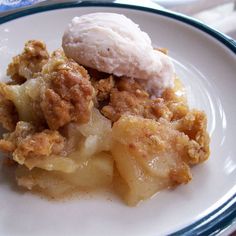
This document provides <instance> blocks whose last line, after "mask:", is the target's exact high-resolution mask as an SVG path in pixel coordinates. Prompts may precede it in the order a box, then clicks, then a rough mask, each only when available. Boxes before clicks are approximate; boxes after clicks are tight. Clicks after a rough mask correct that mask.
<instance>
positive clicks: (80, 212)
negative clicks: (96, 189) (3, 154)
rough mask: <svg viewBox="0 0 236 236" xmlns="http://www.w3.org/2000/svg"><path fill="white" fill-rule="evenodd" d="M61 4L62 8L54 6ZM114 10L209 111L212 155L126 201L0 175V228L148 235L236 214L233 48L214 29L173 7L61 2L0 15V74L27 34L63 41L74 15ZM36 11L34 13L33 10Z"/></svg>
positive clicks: (200, 226)
mask: <svg viewBox="0 0 236 236" xmlns="http://www.w3.org/2000/svg"><path fill="white" fill-rule="evenodd" d="M57 8H60V9H57ZM97 11H100V12H117V13H122V14H125V15H126V16H128V17H130V18H131V19H133V20H134V21H135V22H137V23H138V24H139V25H140V27H141V28H142V29H143V30H144V31H146V32H147V33H149V35H150V36H151V38H152V41H153V44H155V45H158V46H161V47H167V48H169V51H170V55H171V57H172V58H174V61H175V64H176V70H177V73H178V74H179V76H180V77H181V79H182V80H183V82H184V84H185V85H186V87H187V88H188V95H189V101H190V103H191V105H192V106H193V107H197V108H200V109H203V110H204V111H205V112H206V113H207V116H208V130H209V133H210V135H211V156H210V159H209V161H207V162H206V163H204V164H202V165H199V166H196V167H194V168H193V171H192V172H193V180H192V182H190V183H189V184H188V185H186V186H180V187H178V188H177V189H175V190H174V191H173V190H172V191H168V190H167V191H163V192H161V193H159V194H157V195H156V196H155V197H153V198H152V199H150V200H147V201H145V202H143V203H141V204H140V205H139V206H137V207H134V208H130V207H127V206H125V205H124V204H123V203H122V202H121V201H120V200H119V199H117V198H115V197H109V199H107V197H104V196H96V195H92V196H89V197H88V196H87V197H81V198H79V199H73V200H69V201H65V202H50V201H47V200H45V199H41V198H39V197H37V196H35V195H31V194H30V193H23V192H19V191H18V190H17V189H16V188H15V187H14V185H12V184H9V182H10V181H8V177H7V176H6V174H5V172H4V171H0V172H1V176H0V235H4V236H8V235H24V236H26V235H57V236H61V235H83V236H87V235H102V236H104V235H113V236H120V235H122V236H130V235H135V236H141V235H142V236H144V235H145V236H151V235H152V236H153V235H166V234H170V233H173V232H176V231H178V232H177V233H176V234H179V235H182V234H186V235H190V234H197V233H205V234H208V233H210V232H211V233H212V232H215V230H221V229H223V228H224V227H225V226H227V225H229V223H230V222H232V220H233V219H234V217H235V192H236V189H235V187H236V186H235V183H236V148H235V134H236V125H235V120H236V106H235V101H236V93H235V89H236V56H235V51H236V48H235V44H234V42H233V41H230V40H229V39H227V38H226V37H224V36H222V35H220V34H219V33H217V32H215V31H213V30H211V29H209V28H207V27H205V26H204V25H202V24H200V23H197V22H195V21H193V20H191V19H188V18H186V17H182V16H178V15H175V14H172V13H167V12H163V11H156V10H150V9H144V8H137V7H130V8H129V7H124V6H120V5H119V6H117V5H113V4H108V5H106V4H105V5H104V4H96V5H93V6H92V4H88V3H85V4H62V5H54V6H50V7H42V8H36V9H31V10H28V11H27V10H26V11H23V12H20V13H16V14H14V15H10V16H8V17H2V18H1V19H0V21H1V25H0V52H1V57H0V65H1V66H0V76H1V78H2V79H4V75H5V70H6V67H7V64H8V63H9V61H10V60H11V58H12V56H13V55H15V54H16V53H19V52H20V51H21V50H22V47H23V44H24V42H25V41H26V40H28V39H42V40H44V41H45V42H46V43H47V45H48V47H49V49H50V50H53V49H56V48H58V47H60V45H61V36H62V33H63V31H64V28H65V26H66V25H67V23H68V22H69V21H70V20H71V18H72V17H73V16H76V15H81V14H86V13H89V12H97ZM32 13H34V14H32Z"/></svg>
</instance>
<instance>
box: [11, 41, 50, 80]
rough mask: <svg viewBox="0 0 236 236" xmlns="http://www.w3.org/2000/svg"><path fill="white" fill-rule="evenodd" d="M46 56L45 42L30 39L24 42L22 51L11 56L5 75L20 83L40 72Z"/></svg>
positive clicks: (46, 58)
mask: <svg viewBox="0 0 236 236" xmlns="http://www.w3.org/2000/svg"><path fill="white" fill-rule="evenodd" d="M48 58H49V55H48V52H47V50H46V46H45V44H44V43H43V42H42V41H38V40H30V41H28V42H27V43H26V44H25V47H24V50H23V52H22V53H21V54H19V55H17V56H15V57H13V61H12V62H11V63H10V64H9V66H8V69H7V75H9V76H10V77H11V78H12V80H14V81H16V82H17V83H19V84H21V83H23V82H24V81H25V80H27V79H31V78H33V77H34V74H35V73H37V72H40V71H41V70H42V67H43V66H44V65H45V64H46V63H47V61H48Z"/></svg>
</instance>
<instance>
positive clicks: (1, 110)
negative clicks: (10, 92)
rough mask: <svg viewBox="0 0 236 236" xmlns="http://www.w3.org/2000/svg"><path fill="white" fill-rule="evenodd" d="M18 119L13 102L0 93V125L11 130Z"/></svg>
mask: <svg viewBox="0 0 236 236" xmlns="http://www.w3.org/2000/svg"><path fill="white" fill-rule="evenodd" d="M17 121H18V114H17V111H16V108H15V106H14V103H13V102H12V101H10V100H8V99H6V98H4V97H3V96H2V95H1V94H0V123H1V124H2V126H3V127H4V128H5V129H7V130H9V131H13V130H14V129H15V126H16V122H17Z"/></svg>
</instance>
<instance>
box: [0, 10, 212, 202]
mask: <svg viewBox="0 0 236 236" xmlns="http://www.w3.org/2000/svg"><path fill="white" fill-rule="evenodd" d="M165 46H166V45H165ZM167 46H168V45H167ZM7 75H8V76H9V77H10V80H9V81H8V82H7V83H3V82H1V83H0V109H1V112H0V122H1V124H2V126H3V127H4V128H5V129H6V130H7V132H5V133H4V134H3V137H2V139H1V140H0V149H1V151H3V152H5V153H8V163H10V164H14V165H16V170H15V172H16V173H15V175H16V181H17V184H18V185H19V186H21V187H23V188H25V189H27V190H30V191H33V192H35V193H40V194H43V195H45V196H48V197H51V198H54V199H59V198H61V197H65V196H68V194H71V193H72V192H75V191H83V190H86V191H88V190H91V191H92V190H95V189H99V188H112V189H114V191H115V192H116V193H118V194H119V195H120V196H121V197H122V199H124V201H125V202H126V203H127V204H128V205H130V206H133V205H136V204H137V203H138V202H140V201H141V200H145V199H148V198H150V197H151V196H152V195H153V194H155V193H156V192H158V191H160V190H162V189H166V188H174V187H176V186H177V185H180V184H186V183H188V182H189V181H190V180H191V178H192V176H191V171H190V168H191V167H192V166H194V165H196V164H198V163H201V162H203V161H205V160H206V159H207V158H208V157H209V135H208V133H207V117H206V114H205V113H204V112H203V111H199V110H196V109H190V108H189V106H188V103H187V97H186V94H185V89H184V86H183V85H182V83H181V81H180V79H179V78H178V77H177V75H176V74H175V70H174V65H173V64H172V62H171V59H170V58H169V56H168V55H167V50H166V49H163V48H153V47H152V44H151V40H150V38H149V36H148V35H147V34H146V33H145V32H143V31H141V30H140V28H139V26H138V25H136V24H135V23H134V22H132V21H131V20H130V19H128V18H127V17H125V16H124V15H120V14H114V13H92V14H88V15H83V16H80V17H75V18H73V19H72V22H71V23H70V24H69V25H68V27H67V29H66V30H65V33H64V35H63V38H62V48H61V49H57V50H56V51H54V52H52V53H51V54H49V53H48V51H47V49H46V45H45V43H44V42H42V41H40V40H29V41H28V42H26V43H25V47H24V49H23V52H22V53H21V54H19V55H17V56H15V57H13V59H12V61H11V62H10V64H9V66H8V68H7ZM190 79H191V78H190Z"/></svg>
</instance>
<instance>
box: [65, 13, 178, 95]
mask: <svg viewBox="0 0 236 236" xmlns="http://www.w3.org/2000/svg"><path fill="white" fill-rule="evenodd" d="M62 46H63V49H64V51H65V54H66V56H67V57H70V58H73V59H74V60H75V61H76V62H78V63H79V64H81V65H84V66H88V67H91V68H94V69H97V70H98V71H102V72H106V73H110V74H114V75H116V76H127V77H132V78H136V79H140V80H147V81H146V84H147V89H148V90H149V91H152V93H154V94H159V93H160V91H162V90H163V89H164V88H167V87H172V86H173V80H174V67H173V64H172V62H171V60H170V58H169V57H168V56H166V55H165V54H163V53H161V52H159V51H157V50H154V49H153V47H152V44H151V39H150V38H149V36H148V35H147V34H146V33H145V32H143V31H141V30H140V28H139V26H138V25H137V24H135V23H134V22H133V21H131V20H130V19H128V18H127V17H126V16H124V15H121V14H115V13H91V14H88V15H82V16H80V17H74V18H73V19H72V22H71V23H70V24H69V25H68V28H67V29H66V31H65V33H64V35H63V40H62ZM143 82H144V81H143Z"/></svg>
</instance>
